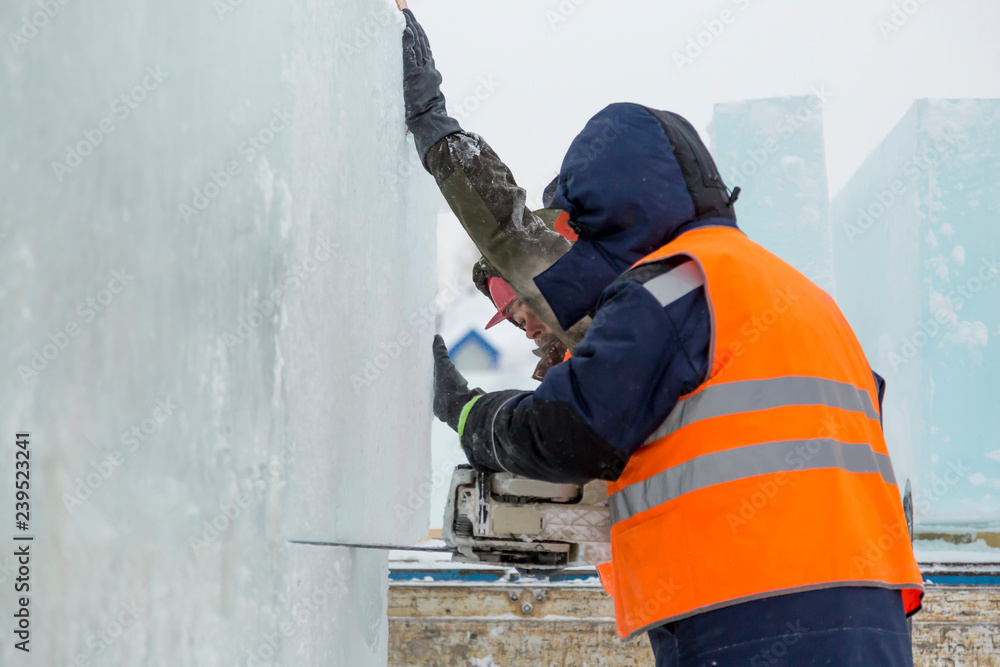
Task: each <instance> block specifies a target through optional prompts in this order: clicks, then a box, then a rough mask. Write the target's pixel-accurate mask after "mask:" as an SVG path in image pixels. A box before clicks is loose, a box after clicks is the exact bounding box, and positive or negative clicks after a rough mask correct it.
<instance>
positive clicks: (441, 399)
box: [434, 336, 485, 431]
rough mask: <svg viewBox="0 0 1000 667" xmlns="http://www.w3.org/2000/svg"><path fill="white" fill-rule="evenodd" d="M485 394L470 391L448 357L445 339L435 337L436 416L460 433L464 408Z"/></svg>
mask: <svg viewBox="0 0 1000 667" xmlns="http://www.w3.org/2000/svg"><path fill="white" fill-rule="evenodd" d="M484 393H485V392H484V391H483V390H482V389H472V390H470V389H469V383H468V382H467V381H466V380H465V378H464V377H462V374H461V373H459V372H458V369H456V368H455V364H453V363H452V361H451V357H449V356H448V348H447V346H445V344H444V339H443V338H441V336H434V416H435V417H437V418H438V419H440V420H441V421H443V422H445V423H446V424H448V426H450V427H452V428H453V429H455V430H456V431H458V422H459V420H460V419H461V416H462V411H463V408H465V406H466V405H467V404H468V403H469V401H471V400H472V399H474V398H476V397H477V396H482V395H483V394H484Z"/></svg>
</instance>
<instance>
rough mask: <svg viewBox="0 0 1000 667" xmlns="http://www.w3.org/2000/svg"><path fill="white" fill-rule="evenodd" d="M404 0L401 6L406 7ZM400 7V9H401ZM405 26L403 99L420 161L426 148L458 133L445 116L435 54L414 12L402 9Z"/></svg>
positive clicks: (446, 114)
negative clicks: (435, 65)
mask: <svg viewBox="0 0 1000 667" xmlns="http://www.w3.org/2000/svg"><path fill="white" fill-rule="evenodd" d="M405 4H406V3H405V2H404V3H403V5H404V6H405ZM401 9H402V8H401ZM403 16H405V17H406V28H405V29H404V30H403V102H404V104H405V105H406V126H407V127H408V128H410V132H412V133H413V138H414V140H415V141H416V144H417V152H418V153H419V154H420V160H421V162H423V161H424V158H425V157H426V156H427V151H429V150H430V148H431V146H433V145H434V144H436V143H437V142H438V141H440V140H441V139H442V138H444V137H446V136H448V135H449V134H453V133H455V132H461V131H462V127H461V126H460V125H459V124H458V121H457V120H455V119H454V118H451V117H450V116H448V112H447V110H446V109H445V101H444V94H443V93H442V92H441V74H440V73H439V72H438V71H437V69H436V68H435V67H434V57H433V56H432V55H431V46H430V43H429V42H428V41H427V34H426V33H425V32H424V29H423V28H421V27H420V24H419V23H417V19H416V18H415V17H414V16H413V12H412V11H410V10H409V9H403Z"/></svg>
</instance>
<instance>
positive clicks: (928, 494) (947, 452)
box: [832, 100, 1000, 527]
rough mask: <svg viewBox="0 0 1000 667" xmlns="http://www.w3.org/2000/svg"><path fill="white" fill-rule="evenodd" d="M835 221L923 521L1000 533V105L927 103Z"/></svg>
mask: <svg viewBox="0 0 1000 667" xmlns="http://www.w3.org/2000/svg"><path fill="white" fill-rule="evenodd" d="M832 216H833V222H834V242H835V256H836V268H837V271H836V275H837V296H838V302H839V303H840V305H841V307H842V309H843V310H844V313H845V315H846V316H847V318H848V319H849V320H850V322H851V324H852V326H853V327H854V329H855V331H856V332H857V334H858V337H859V338H860V340H861V343H862V344H863V345H864V347H865V351H866V353H867V355H868V358H869V359H870V360H871V362H872V365H873V366H874V368H875V369H876V370H877V371H878V372H879V373H881V374H882V375H884V376H885V377H886V379H887V380H888V393H887V396H886V405H885V411H884V418H885V429H886V435H887V438H888V440H889V444H890V448H891V450H892V453H893V463H894V466H895V468H896V474H897V477H900V478H901V479H905V478H908V477H909V478H912V480H913V491H914V506H915V510H916V514H917V520H918V522H919V523H920V524H921V525H923V526H924V527H927V526H930V525H933V524H935V523H937V524H940V523H945V524H950V525H952V526H956V527H963V526H969V525H987V526H989V525H993V526H995V525H997V524H1000V436H998V435H997V434H998V433H1000V387H998V384H997V379H996V378H997V373H998V372H1000V351H998V348H997V341H996V337H997V336H998V335H1000V287H998V286H1000V264H998V263H997V262H998V260H997V256H998V251H1000V233H998V231H997V220H998V218H1000V101H998V100H920V101H918V102H916V103H915V104H914V105H913V107H912V108H911V109H910V110H909V112H908V113H907V114H906V115H905V116H904V117H903V119H902V120H901V121H900V122H899V124H898V125H897V126H896V127H895V128H894V129H893V131H892V132H891V133H890V135H889V136H888V137H887V138H886V139H885V141H884V142H883V143H882V144H881V145H880V146H879V147H878V148H877V149H876V151H875V152H874V153H873V154H872V155H871V156H870V157H869V158H868V159H867V160H866V161H865V163H864V165H863V166H862V167H861V169H860V170H859V171H858V172H857V174H855V176H854V177H853V178H852V179H851V180H850V181H849V182H848V184H847V185H846V186H845V187H844V189H843V190H842V191H841V192H840V193H839V194H838V195H837V196H836V198H835V199H834V201H833V204H832Z"/></svg>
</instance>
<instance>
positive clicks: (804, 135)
mask: <svg viewBox="0 0 1000 667" xmlns="http://www.w3.org/2000/svg"><path fill="white" fill-rule="evenodd" d="M826 94H827V93H826V92H824V91H823V90H822V89H817V90H816V91H815V92H814V93H813V94H811V95H806V96H798V97H780V98H770V99H760V100H745V101H742V102H728V103H725V104H716V105H715V115H714V116H713V119H712V132H711V134H712V156H713V157H714V158H715V161H716V164H717V166H718V167H719V172H720V173H721V174H722V179H723V181H725V183H726V185H727V186H728V187H729V188H735V187H737V186H739V187H740V188H741V190H742V192H741V193H740V197H739V200H738V201H737V202H736V216H737V222H738V224H739V226H740V228H742V229H743V231H745V232H746V233H747V236H749V237H750V238H751V239H753V240H754V241H756V242H757V243H760V244H761V245H762V246H764V247H765V248H767V249H768V250H770V251H771V252H773V253H774V254H776V255H778V256H779V257H781V258H782V259H784V260H785V261H786V262H788V263H789V264H791V265H792V266H794V267H795V268H797V269H798V270H799V271H801V272H802V273H803V274H805V275H806V276H807V277H808V278H809V279H810V280H812V281H813V282H814V283H816V284H817V285H819V286H820V287H822V288H823V289H825V290H826V291H827V292H829V293H830V294H831V295H832V294H833V291H834V281H833V251H832V246H831V243H830V219H829V196H828V194H827V185H826V156H825V153H824V149H823V119H822V108H823V104H824V102H825V99H824V98H825V96H826Z"/></svg>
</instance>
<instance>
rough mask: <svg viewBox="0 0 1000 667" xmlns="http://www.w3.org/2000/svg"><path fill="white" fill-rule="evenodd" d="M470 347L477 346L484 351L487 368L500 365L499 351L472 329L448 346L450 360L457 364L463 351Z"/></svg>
mask: <svg viewBox="0 0 1000 667" xmlns="http://www.w3.org/2000/svg"><path fill="white" fill-rule="evenodd" d="M471 348H478V349H479V350H481V351H482V352H484V353H485V354H486V356H487V359H488V360H489V368H490V369H496V368H498V367H499V366H500V351H499V350H497V349H496V348H495V347H493V346H492V345H490V343H489V341H487V340H486V339H485V338H483V337H482V336H481V335H480V334H479V332H477V331H476V330H474V329H472V330H470V331H469V333H467V334H465V335H464V336H462V338H461V339H460V340H459V341H458V342H457V343H455V344H454V345H452V346H451V347H450V348H449V351H448V354H449V356H451V358H452V360H453V361H454V362H455V363H456V364H458V363H459V359H460V358H461V356H462V354H463V351H466V350H469V349H471Z"/></svg>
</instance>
